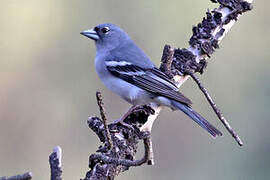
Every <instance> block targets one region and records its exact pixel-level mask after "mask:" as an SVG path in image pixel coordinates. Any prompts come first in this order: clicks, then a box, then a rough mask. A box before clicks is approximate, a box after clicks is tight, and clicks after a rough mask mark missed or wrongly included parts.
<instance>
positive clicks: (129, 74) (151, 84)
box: [105, 60, 192, 106]
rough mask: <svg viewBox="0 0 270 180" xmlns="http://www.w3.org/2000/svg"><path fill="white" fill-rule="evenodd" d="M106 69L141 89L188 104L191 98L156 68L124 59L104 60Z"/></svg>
mask: <svg viewBox="0 0 270 180" xmlns="http://www.w3.org/2000/svg"><path fill="white" fill-rule="evenodd" d="M105 64H106V68H107V69H108V71H109V72H110V73H111V74H112V75H114V76H116V77H118V78H121V79H123V80H125V81H127V82H129V83H131V84H133V85H135V86H137V87H139V88H141V89H144V90H146V91H148V92H151V93H153V94H155V95H157V96H164V97H167V98H169V99H172V100H175V101H178V102H180V103H183V104H185V105H188V106H190V105H191V104H192V102H191V100H189V99H188V98H186V97H185V96H184V95H182V94H181V93H180V92H179V91H178V88H177V87H176V86H175V84H174V83H173V82H172V81H171V80H170V79H169V78H168V77H167V75H165V74H164V73H162V72H161V71H160V70H159V69H157V68H151V69H144V68H142V67H140V66H138V65H134V64H132V63H130V62H126V61H112V60H110V61H105Z"/></svg>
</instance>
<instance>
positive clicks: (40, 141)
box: [0, 0, 270, 180]
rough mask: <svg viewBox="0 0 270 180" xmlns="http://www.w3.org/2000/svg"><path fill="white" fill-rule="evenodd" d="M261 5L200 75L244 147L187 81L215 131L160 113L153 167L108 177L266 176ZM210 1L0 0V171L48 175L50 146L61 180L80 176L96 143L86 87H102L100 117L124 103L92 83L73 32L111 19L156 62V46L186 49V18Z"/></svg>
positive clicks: (266, 54)
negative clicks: (59, 157)
mask: <svg viewBox="0 0 270 180" xmlns="http://www.w3.org/2000/svg"><path fill="white" fill-rule="evenodd" d="M269 6H270V2H269V1H255V4H254V10H253V11H251V12H249V13H247V14H245V15H244V16H243V17H242V18H241V19H240V20H239V22H237V23H236V24H235V26H234V27H233V28H232V30H231V31H230V32H229V34H228V35H227V36H226V37H225V39H224V40H223V41H222V43H221V49H220V50H218V51H217V52H216V53H215V54H214V55H213V57H212V58H211V59H210V61H209V66H208V68H207V70H206V72H205V74H204V75H203V76H202V81H203V82H204V83H205V85H206V87H207V88H208V90H209V91H210V92H211V93H212V95H213V97H214V99H215V100H216V102H217V103H218V104H219V106H220V107H221V109H222V110H223V112H224V114H225V116H226V117H227V119H228V120H229V121H230V122H231V124H232V126H233V127H234V128H235V129H236V130H237V131H238V133H239V134H240V135H241V137H242V139H243V141H244V146H243V147H239V146H238V145H237V144H236V143H235V142H234V140H233V139H232V138H231V137H230V135H228V133H227V132H226V130H225V129H224V128H223V126H222V125H221V124H220V123H219V122H218V120H217V118H216V117H215V115H214V113H213V112H212V110H211V108H210V107H209V105H208V104H207V103H206V100H205V99H204V98H203V97H202V94H201V93H200V91H198V88H197V87H196V86H195V85H194V83H193V82H192V81H188V82H187V83H185V85H184V86H183V87H182V92H183V93H185V94H186V95H187V96H188V97H190V98H191V99H192V100H193V102H194V109H196V110H197V111H199V112H201V113H202V114H203V115H204V116H205V117H206V118H207V119H209V121H210V122H212V123H213V124H215V125H217V127H219V128H220V129H221V130H222V131H223V132H224V136H223V137H221V138H218V139H216V140H213V139H212V138H211V137H210V136H209V135H208V134H207V133H206V132H205V131H204V130H202V129H201V128H199V127H198V126H197V125H196V124H194V123H193V122H192V121H190V120H189V119H188V118H187V117H186V116H185V115H183V113H181V112H171V111H170V110H163V111H162V113H161V115H160V116H159V118H158V120H157V121H156V123H155V124H154V127H153V143H154V152H155V162H156V164H155V165H154V166H142V167H138V168H132V169H131V170H130V171H128V172H126V173H123V174H122V175H120V176H119V178H118V179H131V180H132V179H156V180H157V179H190V180H193V179H194V180H197V179H219V180H223V179H224V180H228V179H237V180H238V179H239V180H240V179H243V180H244V179H245V180H253V179H256V180H265V179H269V178H270V171H269V169H270V156H269V152H270V134H269V129H268V128H269V127H270V121H269V116H270V115H269V112H270V111H269V107H270V84H269V76H270V72H269V65H270V63H269V58H270V51H269V40H270V38H269V32H270V24H269ZM213 7H214V5H213V4H211V3H210V1H209V0H200V1H190V0H182V1H177V0H172V1H155V0H147V1H143V0H139V1H120V0H114V1H106V0H89V1H66V0H57V1H55V0H47V1H41V0H20V1H17V0H2V1H1V7H0V24H1V28H0V34H1V35H0V146H1V147H0V176H4V175H6V176H11V175H15V174H18V173H23V172H25V171H32V172H33V173H34V177H35V179H39V180H46V179H48V178H49V166H48V155H49V154H50V152H51V150H52V148H53V147H54V146H56V145H60V146H61V147H62V148H63V154H64V157H63V163H64V179H79V178H80V177H83V176H84V175H85V172H86V170H87V166H88V156H89V154H90V153H93V152H94V151H95V150H96V149H97V147H98V144H99V142H98V139H97V138H96V137H95V135H94V134H93V133H92V132H91V131H90V130H89V129H88V128H87V125H86V119H87V116H88V115H95V114H97V115H98V109H97V106H96V102H95V91H96V90H101V91H102V92H103V95H104V101H105V103H106V107H107V114H108V116H109V117H110V118H113V119H116V118H119V116H120V115H121V114H122V113H124V112H125V111H126V110H127V108H128V106H129V105H128V104H127V103H126V102H124V101H123V100H121V99H120V98H119V97H117V96H116V95H114V94H112V93H111V92H110V91H109V90H107V89H106V88H104V86H103V85H102V84H101V82H100V81H99V80H98V77H97V75H96V73H95V71H94V67H93V64H94V56H95V48H94V44H93V42H91V41H90V40H88V39H86V38H85V37H83V36H81V35H80V34H79V32H80V31H82V30H85V29H89V28H92V27H94V26H95V25H97V24H99V23H104V22H111V23H114V24H117V25H119V26H120V27H122V28H123V29H125V30H126V31H127V32H128V33H129V34H130V36H131V37H132V38H133V39H134V41H135V42H136V43H137V44H138V45H139V46H140V47H141V48H142V49H144V50H145V52H146V53H147V54H148V55H149V56H150V57H151V59H152V60H153V61H155V63H156V64H157V65H158V64H159V60H160V56H161V53H162V48H163V46H164V44H165V43H167V44H170V45H173V46H175V47H187V46H188V43H187V42H188V40H189V37H190V36H191V27H192V25H194V24H196V23H198V22H199V21H200V20H201V19H202V17H203V16H204V13H205V12H206V10H207V8H213Z"/></svg>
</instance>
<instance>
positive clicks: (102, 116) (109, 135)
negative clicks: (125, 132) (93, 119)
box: [96, 92, 113, 150]
mask: <svg viewBox="0 0 270 180" xmlns="http://www.w3.org/2000/svg"><path fill="white" fill-rule="evenodd" d="M96 98H97V104H98V106H99V111H100V116H101V119H102V121H103V124H104V128H105V133H106V136H107V141H108V149H109V150H110V149H111V148H112V147H113V143H112V138H111V134H110V131H109V127H108V123H107V118H106V113H105V109H104V104H103V102H102V96H101V93H100V92H96Z"/></svg>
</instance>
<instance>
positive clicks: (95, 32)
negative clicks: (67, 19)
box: [80, 23, 222, 137]
mask: <svg viewBox="0 0 270 180" xmlns="http://www.w3.org/2000/svg"><path fill="white" fill-rule="evenodd" d="M80 34H81V35H83V36H86V37H87V38H90V39H92V40H94V42H95V46H96V57H95V69H96V72H97V74H98V76H99V78H100V79H101V81H102V82H103V83H104V85H105V86H106V87H107V88H108V89H110V90H111V91H112V92H114V93H115V94H118V95H119V96H120V97H121V98H123V99H124V100H126V101H127V102H129V103H130V104H132V105H133V106H138V105H143V104H149V103H155V104H157V105H159V106H166V107H169V108H171V109H173V110H181V111H182V112H184V113H185V114H186V115H187V116H188V117H189V118H191V119H192V120H193V121H195V122H196V123H197V124H198V125H199V126H201V127H202V128H203V129H205V130H206V131H207V132H208V133H210V135H212V137H217V136H222V133H221V132H220V131H219V130H218V129H217V128H216V127H214V126H213V125H212V124H210V123H209V122H208V121H207V120H206V119H205V118H203V117H202V116H201V115H200V114H199V113H197V112H196V111H194V110H193V109H192V108H191V104H192V102H191V100H190V99H188V98H187V97H185V96H184V95H183V94H182V93H180V92H179V89H178V88H177V86H176V85H175V83H174V82H173V81H172V80H171V79H170V78H169V77H168V76H167V75H166V74H165V73H163V72H162V71H161V70H159V69H158V68H157V67H156V66H155V65H154V64H153V62H152V61H151V60H150V58H149V57H148V56H147V55H146V54H145V53H144V52H143V51H142V50H141V49H140V48H139V47H138V46H137V45H136V44H135V43H134V41H133V40H132V39H131V38H130V37H129V35H128V34H127V33H126V32H125V31H124V30H122V29H121V28H120V27H118V26H116V25H114V24H110V23H105V24H100V25H97V26H95V27H94V28H93V29H88V30H85V31H82V32H80ZM123 119H124V118H122V120H121V121H118V122H122V123H123Z"/></svg>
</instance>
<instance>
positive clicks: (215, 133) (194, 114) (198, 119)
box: [172, 101, 222, 137]
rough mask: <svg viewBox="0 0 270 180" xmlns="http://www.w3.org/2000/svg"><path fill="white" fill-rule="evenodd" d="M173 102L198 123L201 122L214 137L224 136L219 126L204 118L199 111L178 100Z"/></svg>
mask: <svg viewBox="0 0 270 180" xmlns="http://www.w3.org/2000/svg"><path fill="white" fill-rule="evenodd" d="M172 104H173V105H174V106H175V107H177V108H178V109H179V110H181V111H183V112H184V113H185V114H186V115H188V116H189V117H190V118H191V119H193V120H194V121H195V122H196V123H197V124H199V125H200V126H201V127H202V128H204V129H205V130H206V131H208V132H209V133H210V134H211V135H212V136H213V137H216V136H222V133H221V132H220V131H219V130H218V129H217V128H215V127H214V126H213V125H212V124H210V123H209V122H208V121H207V120H206V119H204V118H203V117H202V116H201V115H200V114H199V113H197V112H195V111H194V110H192V109H191V108H190V107H188V106H186V105H184V104H181V103H179V102H176V101H173V102H172Z"/></svg>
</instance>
